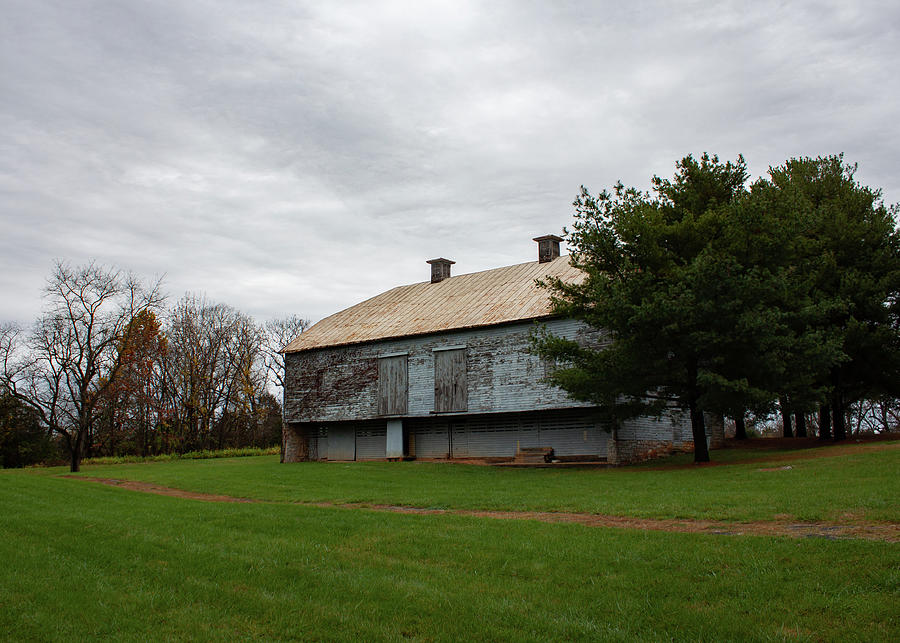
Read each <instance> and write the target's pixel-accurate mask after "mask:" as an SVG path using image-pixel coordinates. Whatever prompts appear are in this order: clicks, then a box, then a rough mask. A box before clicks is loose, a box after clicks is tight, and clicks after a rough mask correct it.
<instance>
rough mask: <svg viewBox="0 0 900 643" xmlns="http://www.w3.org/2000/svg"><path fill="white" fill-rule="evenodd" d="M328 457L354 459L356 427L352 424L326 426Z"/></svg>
mask: <svg viewBox="0 0 900 643" xmlns="http://www.w3.org/2000/svg"><path fill="white" fill-rule="evenodd" d="M328 459H329V460H356V428H355V427H353V426H330V427H328Z"/></svg>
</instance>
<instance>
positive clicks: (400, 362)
mask: <svg viewBox="0 0 900 643" xmlns="http://www.w3.org/2000/svg"><path fill="white" fill-rule="evenodd" d="M408 382H409V379H408V375H407V355H406V353H402V354H393V355H384V356H382V357H379V358H378V414H379V415H403V414H405V413H406V410H407V398H408V397H409V395H408Z"/></svg>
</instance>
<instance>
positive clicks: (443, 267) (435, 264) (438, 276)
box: [425, 253, 558, 284]
mask: <svg viewBox="0 0 900 643" xmlns="http://www.w3.org/2000/svg"><path fill="white" fill-rule="evenodd" d="M557 254H558V253H557ZM425 263H430V264H431V283H433V284H436V283H438V282H439V281H444V279H448V278H449V277H450V266H452V265H453V264H455V263H456V262H455V261H450V260H449V259H444V258H443V257H440V258H438V259H429V260H428V261H426V262H425Z"/></svg>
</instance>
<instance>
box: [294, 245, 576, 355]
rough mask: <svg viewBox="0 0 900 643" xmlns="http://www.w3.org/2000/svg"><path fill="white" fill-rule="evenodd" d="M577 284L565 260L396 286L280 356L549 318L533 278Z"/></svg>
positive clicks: (318, 327) (326, 322) (328, 321)
mask: <svg viewBox="0 0 900 643" xmlns="http://www.w3.org/2000/svg"><path fill="white" fill-rule="evenodd" d="M548 276H550V277H559V278H560V279H562V280H563V281H568V282H574V281H581V279H582V278H583V276H584V275H583V273H582V272H581V271H579V270H578V269H576V268H573V267H572V266H571V265H570V264H569V258H568V257H559V258H558V259H555V260H553V261H550V262H546V263H539V262H537V261H531V262H529V263H522V264H518V265H515V266H507V267H505V268H495V269H493V270H485V271H483V272H473V273H470V274H467V275H458V276H456V277H449V278H447V279H444V280H443V281H440V282H438V283H431V282H428V281H424V282H421V283H417V284H411V285H409V286H399V287H397V288H392V289H391V290H388V291H387V292H384V293H382V294H380V295H377V296H375V297H372V298H371V299H367V300H366V301H364V302H361V303H359V304H356V305H355V306H351V307H350V308H347V309H346V310H342V311H341V312H339V313H335V314H334V315H331V316H330V317H326V318H325V319H323V320H322V321H320V322H319V323H317V324H315V325H314V326H312V327H311V328H309V329H308V330H307V331H306V332H304V333H303V334H302V335H300V336H299V337H298V338H297V339H295V340H294V341H292V342H291V343H290V344H288V345H287V346H286V347H285V349H284V352H285V353H296V352H299V351H305V350H310V349H313V348H324V347H326V346H341V345H343V344H358V343H361V342H370V341H375V340H380V339H390V338H395V337H405V336H407V335H426V334H430V333H437V332H441V331H448V330H457V329H462V328H474V327H478V326H490V325H494V324H504V323H508V322H514V321H522V320H527V319H537V318H540V317H546V316H547V315H549V314H550V297H549V294H548V293H547V291H546V290H544V289H543V288H539V287H538V286H537V284H536V283H535V280H536V279H543V278H544V277H548Z"/></svg>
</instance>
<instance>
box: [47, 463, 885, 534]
mask: <svg viewBox="0 0 900 643" xmlns="http://www.w3.org/2000/svg"><path fill="white" fill-rule="evenodd" d="M62 477H64V478H71V479H74V480H86V481H88V482H99V483H101V484H106V485H111V486H114V487H120V488H122V489H128V490H130V491H139V492H142V493H155V494H158V495H163V496H172V497H175V498H185V499H188V500H201V501H204V502H239V503H253V504H298V505H306V506H312V507H328V508H339V509H357V510H359V509H366V510H369V511H384V512H390V513H398V514H416V515H454V516H472V517H476V518H493V519H496V520H536V521H539V522H547V523H568V524H578V525H584V526H586V527H612V528H619V529H639V530H647V531H667V532H675V533H690V534H718V535H725V536H745V535H751V536H779V537H788V538H825V539H828V540H845V539H860V540H876V541H882V542H890V543H896V542H900V523H865V522H854V523H845V524H841V523H829V522H796V521H788V520H773V521H754V522H725V521H721V520H700V519H677V520H675V519H661V518H631V517H627V516H607V515H603V514H592V513H578V512H562V511H559V512H557V511H488V510H478V509H427V508H422V507H404V506H398V505H383V504H368V503H335V502H295V503H286V502H274V501H268V500H256V499H253V498H236V497H234V496H226V495H221V494H210V493H201V492H197V491H185V490H184V489H174V488H172V487H164V486H161V485H156V484H152V483H149V482H140V481H137V480H119V479H116V478H89V477H83V476H70V475H66V476H62Z"/></svg>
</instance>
